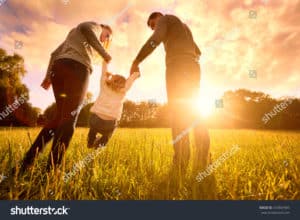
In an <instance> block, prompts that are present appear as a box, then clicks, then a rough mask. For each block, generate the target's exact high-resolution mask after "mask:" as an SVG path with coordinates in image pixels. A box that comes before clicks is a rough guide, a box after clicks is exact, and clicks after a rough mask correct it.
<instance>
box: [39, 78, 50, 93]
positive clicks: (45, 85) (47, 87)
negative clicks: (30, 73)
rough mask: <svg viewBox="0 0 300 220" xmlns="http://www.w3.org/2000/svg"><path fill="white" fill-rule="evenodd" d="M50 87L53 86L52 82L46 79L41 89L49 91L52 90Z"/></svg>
mask: <svg viewBox="0 0 300 220" xmlns="http://www.w3.org/2000/svg"><path fill="white" fill-rule="evenodd" d="M50 86H51V80H50V78H48V77H46V78H45V79H44V80H43V82H42V84H41V87H43V88H44V89H45V90H48V89H49V88H50Z"/></svg>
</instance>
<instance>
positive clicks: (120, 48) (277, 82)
mask: <svg viewBox="0 0 300 220" xmlns="http://www.w3.org/2000/svg"><path fill="white" fill-rule="evenodd" d="M0 2H3V0H2V1H0ZM153 11H161V12H163V13H169V14H174V15H177V16H178V17H179V18H180V19H181V20H182V21H183V22H185V23H187V24H188V25H189V27H190V29H191V30H192V32H193V35H194V39H195V42H196V43H197V44H198V46H199V48H200V49H201V51H202V56H201V61H200V62H201V68H202V77H201V97H202V100H203V103H206V104H213V103H214V102H215V99H217V98H219V97H220V96H221V95H222V94H223V92H224V91H226V90H234V89H238V88H247V89H250V90H256V91H263V92H266V93H268V94H271V95H272V96H274V97H281V96H298V97H300V88H299V84H300V83H299V82H300V74H299V69H300V62H299V60H300V59H299V57H300V1H298V0H244V1H242V0H240V1H233V0H224V1H218V0H190V1H180V0H147V1H137V0H136V1H134V0H132V1H122V0H112V1H100V0H89V1H82V0H69V1H68V0H26V1H22V0H6V1H4V2H3V3H2V5H1V6H0V20H1V22H0V47H1V48H4V49H5V50H7V52H8V53H9V54H13V53H14V52H15V53H18V54H20V55H22V56H23V57H24V58H25V67H26V70H27V75H26V76H25V78H24V79H23V82H24V83H25V84H26V85H27V86H28V88H29V89H30V102H31V103H32V104H33V105H34V106H37V107H40V108H42V109H44V108H46V107H47V106H48V105H50V104H51V103H52V102H53V101H54V96H53V93H52V90H49V91H45V90H43V89H42V88H41V87H40V83H41V81H42V79H43V78H44V75H45V71H46V69H47V65H48V61H49V57H50V53H51V52H52V51H53V50H54V49H55V48H56V47H57V46H58V45H59V44H60V43H61V42H62V41H63V40H64V39H65V37H66V35H67V34H68V32H69V31H70V30H71V28H73V27H74V26H76V25H78V24H79V23H81V22H84V21H95V22H97V23H108V24H110V25H111V26H112V28H113V31H114V35H113V42H112V45H111V48H110V54H111V56H112V58H113V60H112V62H111V64H110V65H109V68H110V70H111V71H112V72H114V73H119V74H122V75H124V76H127V75H128V74H129V68H130V65H131V62H132V61H133V59H134V58H135V56H136V54H137V52H138V51H139V49H140V48H141V46H142V45H143V43H144V42H145V41H146V40H147V38H148V37H149V36H150V34H151V33H152V32H151V30H150V29H149V28H148V27H147V25H146V22H147V18H148V16H149V14H150V13H151V12H153ZM16 41H20V42H21V43H22V44H23V46H22V45H21V48H16V47H15V42H16ZM140 68H141V73H142V76H141V78H139V79H138V80H137V82H136V84H135V85H134V86H133V88H132V90H131V91H130V92H129V94H128V96H127V97H128V98H129V99H131V100H136V101H140V100H148V99H156V100H158V101H160V102H165V101H166V91H165V65H164V49H163V46H162V45H160V47H159V48H158V49H156V51H154V53H152V54H151V55H150V56H149V57H148V59H146V60H145V61H144V62H143V63H142V64H141V66H140ZM100 69H101V66H98V65H95V66H94V72H93V74H92V77H91V78H90V84H89V89H88V90H89V91H90V92H92V93H93V95H94V96H93V99H95V98H96V97H97V95H98V92H99V79H100ZM249 71H250V72H251V71H256V73H257V77H256V78H255V77H253V76H252V77H251V76H249Z"/></svg>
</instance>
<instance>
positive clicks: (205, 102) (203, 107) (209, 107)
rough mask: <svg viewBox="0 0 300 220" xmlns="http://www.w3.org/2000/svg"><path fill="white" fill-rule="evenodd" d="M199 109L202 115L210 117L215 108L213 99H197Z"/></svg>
mask: <svg viewBox="0 0 300 220" xmlns="http://www.w3.org/2000/svg"><path fill="white" fill-rule="evenodd" d="M197 110H198V112H199V114H200V115H201V116H202V117H209V116H210V115H212V113H213V110H214V107H213V100H212V99H209V98H199V99H198V100H197Z"/></svg>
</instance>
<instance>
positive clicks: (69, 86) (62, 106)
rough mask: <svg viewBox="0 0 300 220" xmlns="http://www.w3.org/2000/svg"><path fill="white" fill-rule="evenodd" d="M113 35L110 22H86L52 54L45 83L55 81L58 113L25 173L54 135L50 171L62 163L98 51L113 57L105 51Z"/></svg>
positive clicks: (30, 153) (33, 151)
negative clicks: (108, 23) (106, 23)
mask: <svg viewBox="0 0 300 220" xmlns="http://www.w3.org/2000/svg"><path fill="white" fill-rule="evenodd" d="M111 35H112V29H111V28H110V27H109V26H107V25H103V24H97V23H95V22H84V23H81V24H79V25H78V26H77V27H75V28H73V29H72V30H71V31H70V32H69V34H68V36H67V38H66V39H65V41H64V42H63V43H62V44H61V45H60V46H59V47H58V48H57V49H56V50H55V51H54V52H53V53H52V54H51V59H50V62H49V67H48V70H47V74H46V77H45V79H44V80H43V82H42V84H41V86H42V87H43V88H44V89H48V88H49V87H50V85H51V84H52V87H53V92H54V96H55V101H56V107H57V110H56V115H55V117H54V119H53V120H51V121H50V122H49V123H48V124H46V125H45V126H44V128H43V129H42V130H41V132H40V133H39V135H38V136H37V138H36V139H35V141H34V143H33V144H32V146H31V148H30V149H29V150H28V152H27V153H26V155H25V157H24V159H23V161H22V164H21V168H20V172H21V173H23V172H24V171H25V170H26V169H28V168H30V167H31V166H32V164H33V162H34V159H35V158H36V155H37V154H38V153H39V152H41V151H42V150H43V149H44V147H45V145H46V144H47V143H48V142H49V141H50V140H51V139H52V138H53V144H52V148H51V153H50V155H49V159H48V164H47V170H50V169H51V167H53V166H54V167H57V166H58V165H59V164H60V163H61V161H62V158H63V156H64V153H65V151H66V150H67V148H68V146H69V143H70V140H71V138H72V136H73V132H74V129H75V125H76V122H77V118H78V114H79V112H80V107H81V106H82V103H83V100H84V97H85V94H86V90H87V86H88V81H89V76H90V74H91V72H92V66H91V63H92V59H93V58H94V56H95V54H99V55H101V56H102V57H103V59H104V60H105V61H106V62H109V61H110V60H111V56H110V55H109V54H108V53H107V52H106V50H105V45H108V42H109V40H110V36H111ZM94 51H95V52H96V53H94ZM52 165H53V166H52Z"/></svg>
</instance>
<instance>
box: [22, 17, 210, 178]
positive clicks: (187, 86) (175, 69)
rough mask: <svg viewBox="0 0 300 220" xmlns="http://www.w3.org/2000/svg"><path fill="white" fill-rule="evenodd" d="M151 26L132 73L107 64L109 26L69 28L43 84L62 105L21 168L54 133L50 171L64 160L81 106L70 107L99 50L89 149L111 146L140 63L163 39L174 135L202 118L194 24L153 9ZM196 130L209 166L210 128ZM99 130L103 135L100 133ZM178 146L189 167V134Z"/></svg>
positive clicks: (202, 159)
mask: <svg viewBox="0 0 300 220" xmlns="http://www.w3.org/2000/svg"><path fill="white" fill-rule="evenodd" d="M147 25H148V26H149V27H150V28H151V29H152V30H153V31H154V32H153V34H152V35H151V37H150V38H149V39H148V40H147V41H146V43H145V44H144V46H143V47H142V48H141V50H140V51H139V53H138V55H137V56H136V58H135V59H134V61H133V63H132V66H131V69H130V74H129V76H128V77H127V78H125V77H124V76H122V75H118V74H113V73H110V72H109V71H108V69H107V66H108V63H109V62H110V61H111V60H112V57H111V56H110V54H109V53H108V47H109V44H110V43H111V39H112V34H113V32H112V29H111V27H110V26H108V25H105V24H97V23H95V22H84V23H81V24H79V25H78V26H77V27H75V28H73V29H72V30H71V31H70V32H69V34H68V35H67V37H66V39H65V40H64V42H63V43H62V44H61V45H60V46H59V47H58V48H57V49H56V50H55V51H53V52H52V54H51V59H50V62H49V66H48V70H47V74H46V77H45V79H44V80H43V82H42V84H41V86H42V87H43V88H44V89H49V87H50V86H51V85H52V88H53V92H54V96H55V101H56V107H57V108H56V114H55V117H54V118H53V119H52V120H51V121H50V122H48V123H47V124H46V125H45V126H44V127H43V129H42V130H41V132H40V133H39V135H38V136H37V138H36V139H35V141H34V142H33V144H32V146H31V148H30V149H29V150H28V152H27V153H26V155H25V157H24V159H23V161H22V163H21V167H20V172H21V173H22V172H24V171H25V170H27V169H28V168H30V167H31V166H32V165H33V163H34V160H35V158H36V156H37V154H38V153H39V152H41V151H42V150H43V149H44V147H45V146H46V144H47V143H48V142H49V141H50V140H51V139H52V138H53V143H52V148H51V153H50V155H49V159H48V165H47V170H48V171H49V170H50V169H51V168H56V167H58V166H59V165H60V164H61V162H62V158H63V156H64V153H65V151H66V150H67V148H68V146H69V143H70V140H71V138H72V136H73V133H74V130H75V125H76V122H77V118H78V115H79V112H80V111H77V113H76V114H71V112H73V111H74V109H77V108H78V107H79V106H81V104H82V103H83V101H84V97H85V95H86V91H87V87H88V81H89V76H90V74H91V73H92V62H93V59H94V58H95V52H96V54H99V55H100V56H101V57H102V58H103V63H102V73H101V77H100V83H99V86H100V88H101V89H100V94H99V96H98V97H97V99H96V101H95V103H94V104H93V106H92V107H91V109H90V113H91V114H90V129H89V133H88V138H87V139H88V141H87V145H88V147H89V148H98V147H104V146H106V144H107V143H108V141H109V139H110V137H111V136H112V134H113V132H114V130H115V128H116V125H117V121H118V120H119V119H120V118H121V115H122V108H123V102H124V100H125V96H126V93H127V91H128V90H129V89H130V88H131V86H132V85H133V83H134V81H135V80H136V79H138V78H139V77H140V71H139V65H140V63H141V62H142V61H143V60H144V59H145V58H146V57H147V56H148V55H149V54H150V53H151V52H152V51H153V50H154V49H155V48H156V47H157V46H158V45H159V44H160V43H161V42H163V44H164V47H165V51H166V59H165V63H166V90H167V97H168V106H169V111H170V115H171V127H172V136H173V140H174V139H176V137H178V135H180V134H181V133H182V132H183V131H184V130H186V129H187V128H188V127H190V125H191V124H193V123H194V122H195V121H196V120H198V115H197V114H195V111H194V110H193V106H194V105H193V102H194V101H195V97H196V96H197V95H198V94H199V89H200V65H199V58H200V55H201V51H200V50H199V48H198V46H197V45H196V43H195V42H194V39H193V36H192V33H191V31H190V29H189V27H188V26H187V25H186V24H185V23H183V22H182V21H181V20H180V19H179V18H178V17H176V16H174V15H163V14H162V13H160V12H153V13H152V14H151V15H150V16H149V18H148V21H147ZM192 129H193V130H194V135H195V138H194V140H195V142H196V144H195V146H196V151H195V152H196V157H197V163H198V164H199V167H205V166H207V165H208V163H209V162H210V155H209V145H210V140H209V135H208V131H207V129H206V128H205V127H204V126H203V124H201V123H198V124H196V125H195V126H194V127H193V128H192ZM98 134H101V136H100V137H97V135H98ZM177 139H178V138H177ZM173 145H174V153H175V154H174V159H173V164H174V167H176V168H179V169H181V170H183V171H184V170H185V169H186V167H187V165H188V163H189V160H190V142H189V135H184V136H182V137H181V138H180V139H179V140H178V141H176V143H175V142H173Z"/></svg>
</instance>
